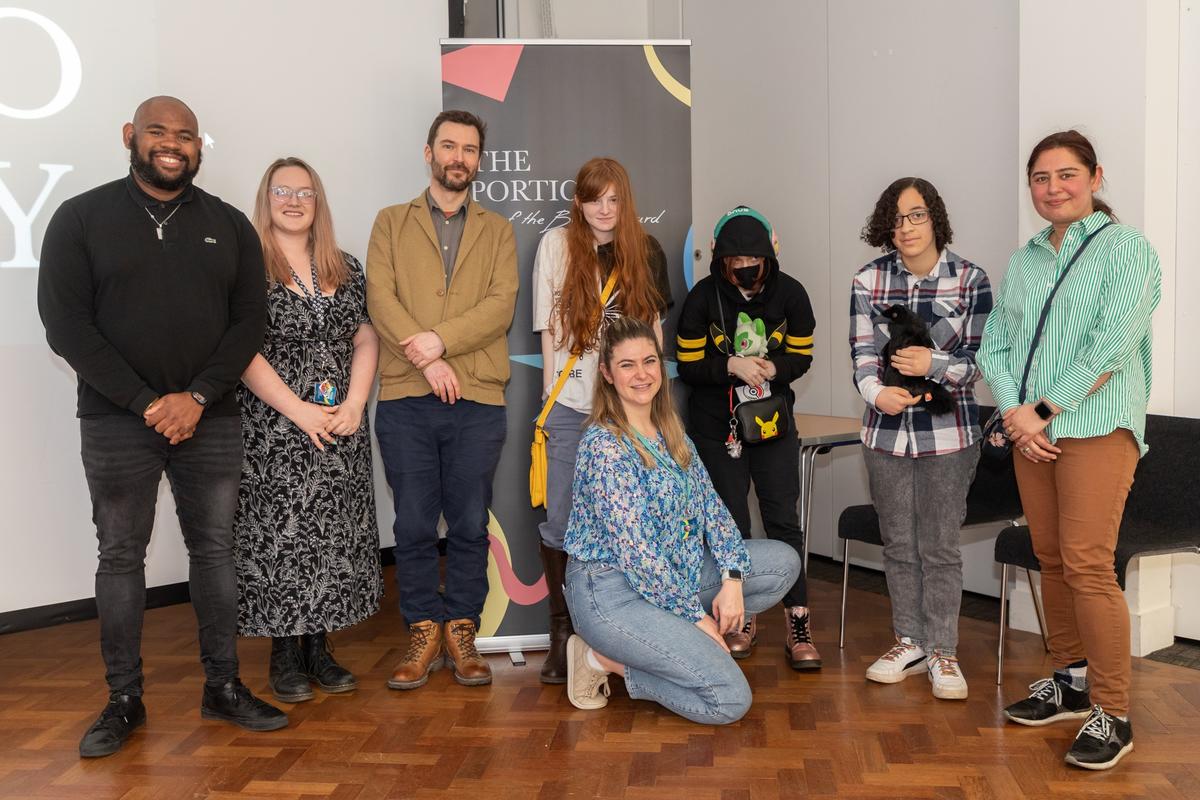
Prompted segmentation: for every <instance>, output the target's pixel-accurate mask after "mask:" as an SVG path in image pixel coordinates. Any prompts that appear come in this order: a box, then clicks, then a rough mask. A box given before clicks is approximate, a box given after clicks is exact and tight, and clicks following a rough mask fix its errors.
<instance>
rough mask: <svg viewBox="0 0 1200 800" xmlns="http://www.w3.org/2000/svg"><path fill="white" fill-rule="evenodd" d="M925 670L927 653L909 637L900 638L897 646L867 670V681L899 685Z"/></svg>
mask: <svg viewBox="0 0 1200 800" xmlns="http://www.w3.org/2000/svg"><path fill="white" fill-rule="evenodd" d="M924 669H925V651H924V650H923V649H921V646H920V645H918V644H913V641H912V639H909V638H908V637H907V636H903V637H901V638H900V640H899V641H898V642H896V645H895V646H894V647H893V648H892V649H891V650H888V651H887V652H886V653H884V654H883V655H882V656H880V657H879V660H877V661H876V662H875V663H874V664H872V665H871V666H870V667H869V668H868V669H867V680H869V681H875V682H877V683H899V682H900V681H902V680H904V679H905V678H907V677H908V676H909V675H916V674H917V673H918V672H922V671H924Z"/></svg>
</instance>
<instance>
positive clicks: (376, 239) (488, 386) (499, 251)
mask: <svg viewBox="0 0 1200 800" xmlns="http://www.w3.org/2000/svg"><path fill="white" fill-rule="evenodd" d="M517 286H518V278H517V247H516V240H515V239H514V238H513V230H512V225H511V224H509V222H508V220H506V219H504V217H501V216H500V215H499V214H497V213H495V212H493V211H488V210H487V209H485V208H483V207H482V206H480V205H479V204H478V203H474V202H472V203H469V204H468V205H467V220H466V224H465V225H464V226H463V234H462V241H461V243H460V244H459V247H458V257H457V258H456V259H455V262H454V269H453V271H452V272H451V273H450V283H449V286H447V284H446V270H445V267H444V266H443V264H442V253H441V247H440V245H439V244H438V238H437V233H436V232H435V231H434V229H433V222H432V220H431V219H430V216H429V204H428V203H427V202H426V200H425V193H424V192H422V193H421V194H420V195H419V196H418V197H416V198H415V199H413V200H412V201H411V202H408V203H401V204H400V205H395V206H389V207H388V208H385V209H383V210H382V211H380V212H379V215H378V216H377V217H376V218H375V227H374V228H373V229H372V231H371V242H370V245H369V246H368V248H367V309H368V311H369V312H370V315H371V323H372V324H373V325H374V326H375V330H376V331H377V332H378V333H379V339H380V341H381V343H382V347H380V350H379V399H380V400H396V399H398V398H402V397H420V396H422V395H427V394H429V393H431V392H432V391H433V390H432V388H431V387H430V386H429V382H428V381H426V380H425V376H424V375H423V374H422V373H421V371H420V370H418V369H416V368H415V367H413V365H412V364H410V363H409V361H408V359H406V358H405V357H404V348H403V347H401V346H400V342H401V341H402V340H404V339H406V338H408V337H409V336H412V335H413V334H415V333H420V332H422V331H429V330H431V331H433V332H434V333H436V334H437V335H438V336H440V337H441V338H442V341H443V342H444V343H445V344H446V353H445V355H443V356H442V357H443V358H445V359H446V361H447V362H448V363H449V364H450V366H451V367H453V368H454V372H455V374H456V375H457V377H458V382H459V385H460V386H461V387H462V396H463V398H464V399H466V400H474V401H475V402H477V403H486V404H488V405H496V406H502V405H504V385H505V383H507V382H508V375H509V366H508V339H507V338H506V334H507V331H508V327H509V325H511V324H512V319H513V309H514V308H515V306H516V301H517Z"/></svg>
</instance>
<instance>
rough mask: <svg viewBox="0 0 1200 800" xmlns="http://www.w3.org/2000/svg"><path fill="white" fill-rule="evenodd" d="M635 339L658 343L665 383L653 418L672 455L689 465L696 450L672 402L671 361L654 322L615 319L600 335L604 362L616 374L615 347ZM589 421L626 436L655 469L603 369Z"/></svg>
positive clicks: (652, 411)
mask: <svg viewBox="0 0 1200 800" xmlns="http://www.w3.org/2000/svg"><path fill="white" fill-rule="evenodd" d="M632 339H645V340H646V341H648V342H650V343H651V344H652V345H654V352H655V353H657V354H658V368H659V370H660V371H661V372H660V374H661V378H662V383H661V384H660V385H659V387H658V394H656V395H654V400H653V402H652V403H651V405H650V421H651V422H652V423H654V427H656V428H658V432H659V433H661V434H662V437H663V441H664V442H666V445H667V452H668V453H670V454H671V458H672V459H673V460H674V461H675V463H676V464H678V465H679V466H681V467H683V468H684V469H687V468H688V467H689V466H690V465H691V463H692V451H691V449H690V448H689V447H688V444H687V437H686V436H685V435H684V433H683V421H682V420H681V419H680V418H679V412H678V411H676V410H675V404H674V403H673V402H671V382H670V379H669V378H668V377H667V361H666V359H665V358H664V357H663V349H662V345H660V344H659V343H658V337H657V336H655V335H654V330H653V329H652V328H651V327H650V325H649V324H648V323H646V322H644V321H642V320H640V319H637V318H636V317H618V318H617V319H614V320H613V321H612V322H611V323H609V325H608V326H607V327H606V328H605V329H604V335H603V336H602V337H601V339H600V363H601V364H603V365H604V368H605V369H607V370H608V371H609V374H612V371H613V365H612V357H613V350H614V349H616V347H617V345H619V344H621V343H622V342H627V341H630V340H632ZM587 424H588V425H599V426H600V427H602V428H604V429H605V430H608V431H611V432H612V433H613V434H615V435H616V436H617V438H618V439H620V438H624V439H625V440H626V441H627V442H629V443H630V444H631V445H632V446H633V449H634V450H636V451H637V454H638V455H639V456H641V459H642V463H643V464H645V465H646V467H648V468H650V469H653V468H654V467H655V465H656V464H657V463H658V462H657V461H655V459H654V456H653V455H652V454H651V453H650V452H649V451H648V450H646V448H645V447H644V446H643V445H642V443H641V441H640V440H639V439H638V437H637V434H636V433H635V432H634V430H633V426H632V425H630V423H629V417H627V416H626V414H625V406H624V405H622V403H621V398H620V396H619V395H618V394H617V389H616V387H615V386H613V385H612V384H611V383H609V381H608V379H607V378H605V377H604V375H603V373H601V374H600V375H599V376H598V377H597V380H596V388H595V390H594V391H593V393H592V414H591V416H590V417H588V420H587Z"/></svg>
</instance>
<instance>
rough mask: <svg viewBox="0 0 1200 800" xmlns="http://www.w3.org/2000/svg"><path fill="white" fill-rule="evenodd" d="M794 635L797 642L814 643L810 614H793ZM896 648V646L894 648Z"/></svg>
mask: <svg viewBox="0 0 1200 800" xmlns="http://www.w3.org/2000/svg"><path fill="white" fill-rule="evenodd" d="M791 618H792V637H793V638H794V639H795V640H796V641H797V642H803V643H804V644H812V633H811V632H810V631H809V630H808V614H804V615H796V614H792V615H791ZM893 649H894V648H893Z"/></svg>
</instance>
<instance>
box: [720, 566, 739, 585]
mask: <svg viewBox="0 0 1200 800" xmlns="http://www.w3.org/2000/svg"><path fill="white" fill-rule="evenodd" d="M721 580H723V581H737V582H738V583H741V582H742V571H741V570H740V569H726V570H721Z"/></svg>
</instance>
